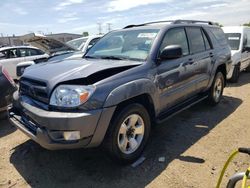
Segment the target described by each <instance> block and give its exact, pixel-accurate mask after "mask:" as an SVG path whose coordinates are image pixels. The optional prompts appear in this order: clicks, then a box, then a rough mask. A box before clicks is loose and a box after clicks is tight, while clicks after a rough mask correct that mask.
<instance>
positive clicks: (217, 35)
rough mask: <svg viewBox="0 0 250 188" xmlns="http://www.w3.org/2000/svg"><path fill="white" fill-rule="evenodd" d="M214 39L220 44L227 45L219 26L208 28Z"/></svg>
mask: <svg viewBox="0 0 250 188" xmlns="http://www.w3.org/2000/svg"><path fill="white" fill-rule="evenodd" d="M210 30H211V32H212V33H213V35H214V36H215V38H216V40H217V41H218V42H219V44H221V45H227V39H226V36H225V34H224V33H223V31H222V29H221V28H210Z"/></svg>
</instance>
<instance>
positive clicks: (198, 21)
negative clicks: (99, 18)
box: [123, 20, 216, 29]
mask: <svg viewBox="0 0 250 188" xmlns="http://www.w3.org/2000/svg"><path fill="white" fill-rule="evenodd" d="M157 23H171V24H195V23H197V24H199V23H200V24H208V25H216V24H215V23H213V22H211V21H201V20H162V21H155V22H147V23H143V24H138V25H128V26H126V27H124V28H123V29H127V28H132V27H140V26H146V25H150V24H157Z"/></svg>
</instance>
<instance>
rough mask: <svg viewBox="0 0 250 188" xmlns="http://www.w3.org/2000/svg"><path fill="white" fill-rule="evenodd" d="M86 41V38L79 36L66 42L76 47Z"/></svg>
mask: <svg viewBox="0 0 250 188" xmlns="http://www.w3.org/2000/svg"><path fill="white" fill-rule="evenodd" d="M86 41H87V38H84V39H83V38H80V39H75V40H71V41H69V42H67V44H68V45H70V46H71V47H73V48H76V49H78V48H79V47H80V46H81V45H82V44H84V43H85V42H86Z"/></svg>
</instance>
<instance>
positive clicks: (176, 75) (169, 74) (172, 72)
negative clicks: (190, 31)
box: [156, 27, 195, 112]
mask: <svg viewBox="0 0 250 188" xmlns="http://www.w3.org/2000/svg"><path fill="white" fill-rule="evenodd" d="M170 45H180V46H181V47H182V52H183V56H182V57H181V58H178V59H169V60H162V61H161V60H159V61H160V62H158V66H157V70H156V71H157V75H156V81H157V86H158V90H159V95H160V106H161V111H162V112H163V111H165V110H166V109H167V108H169V107H172V106H173V105H175V104H177V103H179V102H181V101H183V100H185V99H187V98H188V97H190V96H191V95H192V93H193V92H194V90H195V84H194V82H193V77H194V73H193V64H192V63H193V62H192V61H191V60H190V56H189V47H188V41H187V37H186V31H185V28H184V27H180V28H173V29H170V30H168V31H167V32H166V34H165V36H164V39H163V41H162V44H161V47H160V50H159V54H160V53H161V52H162V50H163V49H164V48H165V47H167V46H170Z"/></svg>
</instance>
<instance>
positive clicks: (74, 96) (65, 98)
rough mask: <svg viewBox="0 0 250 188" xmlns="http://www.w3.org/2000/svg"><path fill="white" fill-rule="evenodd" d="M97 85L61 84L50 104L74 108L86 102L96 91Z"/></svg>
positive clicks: (54, 92) (52, 96)
mask: <svg viewBox="0 0 250 188" xmlns="http://www.w3.org/2000/svg"><path fill="white" fill-rule="evenodd" d="M94 91H95V86H92V85H89V86H80V85H59V86H58V87H57V88H56V89H55V90H54V91H53V93H52V95H51V98H50V105H53V106H58V107H65V108H67V107H68V108H72V107H77V106H79V105H81V104H83V103H85V102H86V101H87V100H88V99H89V98H90V96H91V95H92V94H93V93H94Z"/></svg>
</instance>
